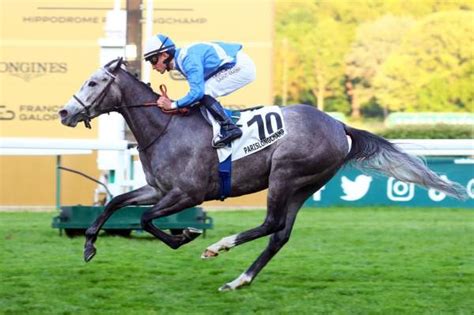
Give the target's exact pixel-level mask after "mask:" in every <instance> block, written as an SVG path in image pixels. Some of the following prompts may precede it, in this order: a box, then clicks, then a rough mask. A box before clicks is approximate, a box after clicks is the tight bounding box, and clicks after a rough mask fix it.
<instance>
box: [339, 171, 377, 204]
mask: <svg viewBox="0 0 474 315" xmlns="http://www.w3.org/2000/svg"><path fill="white" fill-rule="evenodd" d="M370 182H372V177H370V176H366V175H359V176H357V177H356V178H355V180H354V181H352V180H350V179H349V178H347V177H346V176H342V177H341V187H342V191H343V192H344V196H342V197H341V199H342V200H347V201H355V200H359V199H361V198H362V197H364V196H365V195H366V194H367V192H368V191H369V188H370Z"/></svg>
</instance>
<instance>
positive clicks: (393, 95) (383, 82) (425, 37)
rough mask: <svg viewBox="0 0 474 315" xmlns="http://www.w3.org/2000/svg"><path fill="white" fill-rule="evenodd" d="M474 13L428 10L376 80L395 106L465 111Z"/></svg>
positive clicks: (385, 100) (384, 99)
mask: <svg viewBox="0 0 474 315" xmlns="http://www.w3.org/2000/svg"><path fill="white" fill-rule="evenodd" d="M472 21H474V12H472V11H448V12H440V13H435V14H432V15H429V16H428V17H426V18H424V19H423V20H421V21H420V22H419V23H417V25H416V26H415V27H413V28H412V29H411V30H410V31H409V32H408V33H407V35H406V37H405V38H404V39H403V41H402V44H401V46H400V48H399V49H398V50H397V51H395V52H394V53H393V54H392V55H390V56H389V57H388V58H387V60H386V62H385V63H384V64H383V66H382V68H381V71H379V72H378V74H377V75H376V78H375V80H374V86H375V89H376V97H377V99H378V100H379V102H380V103H381V104H383V105H384V106H386V107H387V108H388V109H390V110H391V111H427V110H428V111H466V110H469V109H470V108H472V106H473V98H474V97H473V93H474V92H473V89H472V87H470V84H472V77H473V74H472V73H473V62H474V59H473V58H474V57H473V56H474V47H473V45H472V43H473V42H474V29H473V23H472Z"/></svg>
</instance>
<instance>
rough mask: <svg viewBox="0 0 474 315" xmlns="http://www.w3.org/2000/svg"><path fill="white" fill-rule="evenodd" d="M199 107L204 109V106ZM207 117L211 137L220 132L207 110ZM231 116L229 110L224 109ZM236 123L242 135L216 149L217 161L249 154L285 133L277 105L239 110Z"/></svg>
mask: <svg viewBox="0 0 474 315" xmlns="http://www.w3.org/2000/svg"><path fill="white" fill-rule="evenodd" d="M201 109H205V108H204V106H202V107H201ZM205 111H206V114H207V119H208V121H209V122H210V123H211V125H212V131H213V137H216V136H217V135H218V134H219V133H220V126H219V123H218V122H217V121H216V120H215V119H214V117H213V116H212V115H211V114H210V113H209V112H208V111H207V110H205ZM226 113H227V114H228V116H229V117H231V115H230V114H231V113H232V112H230V111H226ZM236 125H237V126H239V127H240V128H241V129H242V137H240V138H239V139H236V140H234V141H233V142H232V143H231V146H226V147H224V148H220V149H217V155H218V157H219V162H223V161H225V160H226V159H227V158H228V157H229V156H230V155H232V157H231V160H232V161H236V160H238V159H241V158H243V157H246V156H249V155H251V154H253V153H256V152H258V151H260V150H263V149H265V148H266V147H268V146H270V145H272V144H274V143H275V142H277V141H278V140H279V139H281V138H283V137H284V136H285V135H286V133H287V132H286V128H285V122H284V119H283V115H282V113H281V109H280V107H278V106H263V107H260V108H257V109H253V110H245V111H241V112H240V118H239V119H238V120H237V122H236Z"/></svg>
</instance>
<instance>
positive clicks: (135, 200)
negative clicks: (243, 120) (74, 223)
mask: <svg viewBox="0 0 474 315" xmlns="http://www.w3.org/2000/svg"><path fill="white" fill-rule="evenodd" d="M159 197H160V193H159V192H158V191H157V190H156V189H155V188H153V187H151V186H148V185H147V186H143V187H140V188H138V189H136V190H132V191H130V192H128V193H125V194H122V195H118V196H116V197H114V198H113V199H112V200H111V201H110V202H109V203H108V204H107V205H106V207H105V209H104V212H102V213H101V214H100V216H98V217H97V219H96V220H95V221H94V223H93V224H92V225H91V226H90V227H89V228H88V229H87V231H86V243H85V245H84V260H85V261H86V262H88V261H90V260H91V259H92V258H93V257H94V255H95V253H96V248H95V246H94V243H95V241H96V240H97V236H98V234H99V231H100V229H101V227H102V226H103V225H104V224H105V222H106V221H107V220H108V218H110V216H111V215H112V214H113V213H114V212H115V211H116V210H118V209H120V208H123V207H125V206H129V205H150V204H154V203H156V202H158V199H159Z"/></svg>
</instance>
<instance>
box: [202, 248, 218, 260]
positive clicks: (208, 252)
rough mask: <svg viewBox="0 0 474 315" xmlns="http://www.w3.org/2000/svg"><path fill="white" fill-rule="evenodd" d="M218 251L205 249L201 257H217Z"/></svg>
mask: <svg viewBox="0 0 474 315" xmlns="http://www.w3.org/2000/svg"><path fill="white" fill-rule="evenodd" d="M218 255H219V253H216V252H213V251H212V250H209V249H206V250H205V251H204V253H202V255H201V258H202V259H209V258H214V257H217V256H218Z"/></svg>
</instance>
